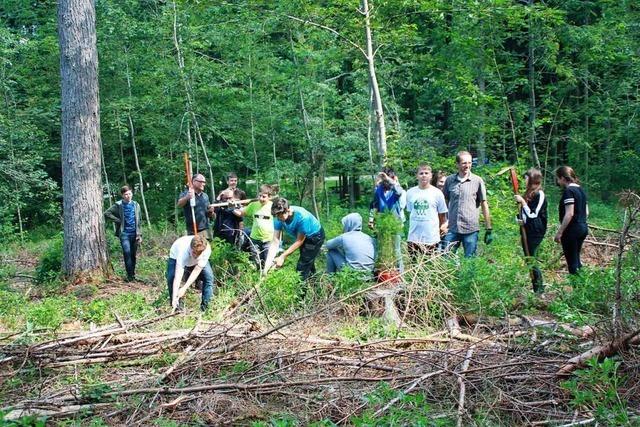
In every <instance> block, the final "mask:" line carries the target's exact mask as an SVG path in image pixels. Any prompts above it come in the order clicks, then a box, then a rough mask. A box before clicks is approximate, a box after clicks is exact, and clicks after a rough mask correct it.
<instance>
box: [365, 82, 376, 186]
mask: <svg viewBox="0 0 640 427" xmlns="http://www.w3.org/2000/svg"><path fill="white" fill-rule="evenodd" d="M369 111H370V112H369V116H368V123H367V125H368V126H367V145H368V146H369V168H370V172H371V180H372V181H373V182H375V181H376V166H375V163H374V161H373V147H372V142H371V133H372V131H373V90H371V88H369Z"/></svg>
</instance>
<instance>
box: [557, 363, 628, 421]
mask: <svg viewBox="0 0 640 427" xmlns="http://www.w3.org/2000/svg"><path fill="white" fill-rule="evenodd" d="M587 366H588V368H586V369H581V370H578V371H576V372H575V377H574V378H572V379H570V380H568V381H565V382H563V383H562V384H561V385H562V387H563V388H564V389H565V390H568V391H569V392H570V393H571V402H570V404H571V406H572V407H574V408H575V409H576V410H585V411H589V412H591V413H593V415H594V418H595V420H596V424H599V423H602V424H603V425H616V426H619V425H627V424H629V415H628V413H627V407H626V403H625V399H624V398H623V397H621V396H620V395H619V394H618V390H619V389H620V387H621V386H622V385H623V384H624V382H625V379H624V378H623V377H621V376H620V375H619V374H618V369H619V368H620V362H616V361H614V360H613V359H610V358H606V359H604V360H603V361H602V362H601V363H600V362H598V360H597V359H595V358H593V359H591V360H589V361H588V362H587Z"/></svg>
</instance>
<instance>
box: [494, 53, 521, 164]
mask: <svg viewBox="0 0 640 427" xmlns="http://www.w3.org/2000/svg"><path fill="white" fill-rule="evenodd" d="M491 59H492V60H493V66H494V68H495V70H496V74H497V75H498V81H499V82H500V89H501V91H502V100H503V105H504V109H505V111H506V113H507V119H508V120H509V129H510V131H511V142H512V143H513V157H514V161H515V163H518V159H519V156H518V140H517V138H516V125H515V121H514V120H513V114H512V113H511V107H509V100H508V99H507V90H506V89H505V87H504V82H503V81H502V75H501V74H500V67H499V66H498V61H497V60H496V54H495V52H493V51H492V55H491ZM505 157H506V155H505Z"/></svg>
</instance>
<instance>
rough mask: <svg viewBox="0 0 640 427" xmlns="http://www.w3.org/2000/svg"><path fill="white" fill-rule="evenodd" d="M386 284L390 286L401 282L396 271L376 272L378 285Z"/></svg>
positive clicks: (399, 275) (400, 276)
mask: <svg viewBox="0 0 640 427" xmlns="http://www.w3.org/2000/svg"><path fill="white" fill-rule="evenodd" d="M382 282H387V283H388V284H390V285H393V284H398V283H401V282H402V275H401V274H400V271H398V270H397V269H395V268H394V269H390V270H382V271H379V272H378V283H382Z"/></svg>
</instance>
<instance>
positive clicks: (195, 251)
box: [105, 151, 588, 311]
mask: <svg viewBox="0 0 640 427" xmlns="http://www.w3.org/2000/svg"><path fill="white" fill-rule="evenodd" d="M456 167H457V172H456V173H454V174H452V175H449V176H447V175H446V174H445V173H444V172H442V171H438V172H436V173H435V174H434V173H433V171H432V169H431V167H430V166H429V165H426V164H421V165H420V166H418V168H417V170H416V179H417V185H416V186H414V187H412V188H410V189H409V190H408V191H405V190H404V189H403V188H402V185H401V184H400V182H399V180H398V177H397V175H396V174H395V172H394V171H393V170H392V169H391V168H384V169H383V170H382V171H381V172H380V173H379V174H378V180H377V183H376V187H375V190H374V194H373V200H372V202H371V205H370V215H369V221H368V225H369V227H370V228H375V227H376V225H375V221H376V217H377V215H376V214H377V213H387V212H388V213H391V215H393V216H395V217H396V218H397V220H398V222H399V223H402V224H404V222H405V211H406V212H407V213H408V219H409V227H408V229H409V231H408V235H407V250H408V253H409V256H410V259H412V260H414V261H415V260H416V258H417V257H418V256H422V255H424V254H431V253H434V252H436V251H445V252H455V251H456V250H457V249H458V247H459V246H462V247H463V249H464V255H465V257H471V256H474V255H475V253H476V250H477V247H478V240H479V235H480V212H482V217H483V219H484V225H485V227H484V238H483V240H484V243H485V244H490V243H491V242H492V241H493V233H492V225H491V215H490V211H489V205H488V202H487V190H486V186H485V183H484V180H483V179H482V178H481V177H479V176H477V175H475V174H474V173H472V172H471V169H472V157H471V154H470V153H468V152H466V151H461V152H459V153H458V154H457V155H456ZM555 175H556V183H557V184H558V185H559V186H560V187H562V189H563V193H562V197H561V200H560V204H559V219H560V227H559V228H558V231H557V233H556V235H555V238H554V240H555V241H556V242H558V243H561V244H562V249H563V252H564V255H565V258H566V260H567V266H568V269H569V272H570V273H571V274H575V273H577V272H578V270H579V269H580V267H581V266H582V264H581V262H580V251H581V247H582V243H583V242H584V239H585V237H586V235H587V216H588V206H587V198H586V194H585V192H584V190H583V189H582V188H581V187H580V185H579V181H578V178H577V176H576V174H575V172H574V171H573V169H571V168H570V167H568V166H563V167H560V168H558V169H557V170H556V173H555ZM524 179H525V183H526V190H525V193H524V195H522V196H521V195H515V196H514V197H515V201H516V202H517V203H518V204H519V206H520V213H519V215H518V217H517V221H518V223H519V224H520V225H521V230H522V235H521V237H522V245H523V249H524V251H525V254H527V255H529V256H530V257H531V259H535V256H536V253H537V250H538V247H539V246H540V243H541V242H542V240H543V238H544V235H545V233H546V230H547V200H546V197H545V194H544V191H543V190H542V183H543V176H542V173H541V172H540V171H539V170H537V169H534V168H533V169H529V170H528V171H527V172H526V173H525V175H524ZM237 184H238V178H237V176H236V175H235V174H233V173H231V174H229V175H228V176H227V185H228V187H227V188H226V189H225V190H223V191H222V192H220V193H219V194H218V196H217V200H216V203H214V204H211V203H210V200H209V197H208V196H207V194H206V192H205V191H204V189H205V186H206V178H205V177H204V176H203V175H201V174H196V175H194V176H193V178H192V183H191V186H190V187H189V188H187V189H186V190H185V191H184V192H183V193H181V194H180V196H179V197H178V200H177V203H176V205H177V207H179V208H182V209H183V212H184V217H185V223H186V227H187V234H188V235H187V236H183V237H180V238H178V239H177V240H176V241H175V242H174V243H173V244H172V246H171V248H170V250H169V259H168V262H167V286H168V290H169V297H170V302H171V304H172V306H173V307H174V308H176V307H178V305H179V303H180V301H181V298H182V297H183V296H184V295H185V293H186V291H187V290H188V289H189V287H190V286H192V285H193V284H194V283H196V281H198V282H201V283H200V285H201V289H202V301H201V306H200V308H201V310H203V311H205V310H206V309H207V307H208V304H209V302H210V300H211V297H212V295H213V289H214V274H213V270H212V268H211V265H210V263H209V257H210V255H211V245H210V243H209V240H210V238H211V237H212V235H213V236H215V237H219V238H220V239H222V240H224V241H226V242H228V243H230V244H232V245H235V246H236V247H237V248H239V249H241V250H246V251H247V252H249V253H250V254H251V255H252V257H253V259H254V260H255V262H256V265H257V266H258V268H260V270H261V271H262V272H263V273H264V274H267V273H268V272H269V271H270V270H271V269H273V268H279V267H281V266H282V265H283V264H284V262H285V260H286V258H287V257H289V256H290V255H292V254H293V253H295V252H299V258H298V262H297V264H296V270H297V271H298V272H299V273H300V275H301V276H302V279H303V280H306V279H308V278H309V276H310V275H312V274H313V273H315V271H316V269H315V260H316V258H317V257H318V255H319V254H320V252H321V249H322V248H323V247H324V248H325V249H326V251H327V255H326V257H327V262H326V266H327V272H329V273H334V272H337V271H339V270H340V269H342V268H344V267H345V266H348V267H350V268H352V269H355V270H362V271H366V272H373V270H374V266H375V260H376V242H375V239H373V238H372V237H370V236H369V235H368V234H366V233H364V232H363V231H362V224H363V220H362V216H361V215H360V214H358V213H350V214H348V215H346V216H345V217H344V218H342V225H343V233H342V234H340V235H339V236H337V237H334V238H333V239H331V240H329V241H327V242H326V243H325V232H324V229H323V227H322V225H321V223H320V221H319V220H318V219H317V218H316V217H315V216H314V215H313V214H311V213H310V212H309V211H307V210H306V209H304V208H303V207H300V206H294V205H291V204H290V203H289V201H288V200H287V199H285V198H283V197H274V196H275V195H276V193H277V191H278V188H277V187H276V186H270V185H262V186H261V187H260V188H259V192H258V197H257V198H256V199H252V200H246V193H245V192H244V191H242V190H240V189H238V187H237ZM121 193H122V200H120V201H118V202H117V203H116V204H114V205H113V206H111V207H110V208H109V209H108V210H107V211H106V212H105V217H106V218H108V219H110V220H112V221H113V222H114V223H115V224H116V234H117V235H118V236H119V238H120V243H121V245H122V251H123V256H124V263H125V267H126V271H127V280H129V281H133V280H136V279H135V265H136V248H137V245H138V244H139V243H140V242H141V240H142V236H141V232H140V207H139V205H138V203H137V202H135V201H133V199H132V197H133V194H132V191H131V189H130V188H129V187H128V186H124V187H122V189H121ZM247 217H248V218H252V226H251V230H250V232H246V231H245V229H244V219H245V218H247ZM210 224H213V227H212V228H213V233H211V231H210V230H209V228H210ZM283 232H284V233H287V234H289V235H290V236H291V237H292V238H293V239H295V240H294V242H293V243H292V244H291V245H290V246H288V247H287V248H286V249H284V250H283V249H282V240H283V234H284V233H283ZM402 235H403V233H398V234H397V235H395V236H394V250H395V253H396V259H397V261H398V266H397V267H398V269H399V270H400V271H402V270H403V269H404V265H403V261H402V258H403V257H402V240H403V236H402ZM185 275H187V279H186V280H185V283H184V285H182V286H180V285H181V283H182V281H183V278H184V276H185ZM531 277H532V283H533V289H534V291H535V292H537V293H541V292H543V290H544V285H543V279H542V273H541V271H540V269H539V268H538V267H537V266H535V263H533V266H532V269H531Z"/></svg>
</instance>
